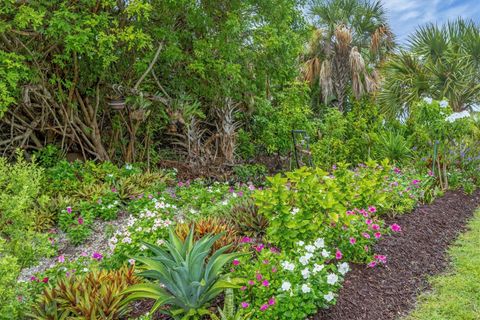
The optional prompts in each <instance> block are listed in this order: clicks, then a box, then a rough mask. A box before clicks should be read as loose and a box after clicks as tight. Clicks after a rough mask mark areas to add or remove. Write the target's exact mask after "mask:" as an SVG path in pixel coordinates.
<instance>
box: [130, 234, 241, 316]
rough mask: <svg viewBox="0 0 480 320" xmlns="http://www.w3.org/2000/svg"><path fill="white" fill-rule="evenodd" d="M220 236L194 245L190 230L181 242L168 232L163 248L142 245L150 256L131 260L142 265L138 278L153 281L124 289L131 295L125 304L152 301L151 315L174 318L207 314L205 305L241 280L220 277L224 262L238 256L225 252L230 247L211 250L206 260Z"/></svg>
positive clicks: (203, 239)
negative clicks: (157, 312)
mask: <svg viewBox="0 0 480 320" xmlns="http://www.w3.org/2000/svg"><path fill="white" fill-rule="evenodd" d="M221 236H222V234H218V235H216V236H211V235H206V236H204V237H203V238H201V239H200V240H198V241H196V242H194V240H193V239H194V228H193V227H192V228H191V230H190V233H189V234H188V236H187V238H186V239H185V241H181V240H180V238H179V237H178V236H177V235H176V234H175V232H174V230H173V229H170V230H169V241H166V242H165V244H164V247H165V248H162V247H158V246H155V245H151V244H145V245H146V246H147V247H148V248H149V249H150V251H151V252H152V253H153V254H154V256H153V257H151V258H149V257H144V256H142V257H135V260H136V261H138V262H141V263H143V264H144V266H143V267H141V268H143V271H142V272H141V273H140V275H141V276H143V277H145V278H147V279H151V280H152V281H153V282H151V283H146V284H138V285H134V286H132V287H130V288H128V289H127V290H125V291H124V293H131V295H130V296H129V298H128V300H127V301H126V302H129V301H131V300H135V299H144V298H150V299H155V300H156V301H155V304H154V305H153V307H152V309H151V312H155V311H156V310H158V309H160V308H161V312H162V313H164V314H167V315H169V316H171V317H172V318H174V319H200V318H201V317H202V316H205V315H211V312H210V311H209V310H208V309H207V305H208V303H209V302H210V301H211V300H212V299H214V298H215V297H216V296H218V295H219V294H220V293H221V292H222V291H223V290H225V289H227V288H238V287H239V286H238V285H237V284H238V283H239V282H241V279H231V280H230V279H227V278H226V276H225V275H223V274H222V271H223V267H224V266H225V265H226V264H227V263H229V262H231V261H233V260H234V259H236V258H238V257H239V256H241V255H242V254H240V253H225V252H226V251H227V250H228V249H229V247H230V246H225V247H222V248H220V249H219V250H217V251H215V252H214V253H213V254H212V255H211V257H210V258H209V259H208V261H207V257H208V256H209V255H210V251H211V250H212V246H213V244H214V243H215V241H217V240H218V239H219V238H220V237H221ZM157 281H158V282H157ZM126 302H125V303H126ZM167 305H168V306H169V307H166V306H167Z"/></svg>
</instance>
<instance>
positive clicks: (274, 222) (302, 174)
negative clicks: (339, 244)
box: [255, 162, 390, 249]
mask: <svg viewBox="0 0 480 320" xmlns="http://www.w3.org/2000/svg"><path fill="white" fill-rule="evenodd" d="M389 172H390V167H389V166H388V164H387V163H383V165H381V166H380V165H377V164H376V163H375V162H369V163H368V164H367V165H362V166H360V167H358V168H356V169H355V170H354V171H352V170H349V169H348V166H347V165H346V164H340V165H338V166H337V167H336V168H335V170H334V171H333V174H332V175H329V173H327V172H325V171H323V170H321V169H318V168H317V169H308V168H301V169H299V170H296V171H293V172H287V173H286V174H285V177H282V175H280V174H277V175H276V176H274V177H272V178H269V182H270V183H271V187H270V188H268V189H265V190H261V191H258V192H257V193H256V194H255V199H256V204H257V205H258V208H259V213H260V214H261V215H263V216H265V217H266V218H267V219H269V221H270V224H269V227H268V229H267V239H268V240H269V241H271V242H272V243H275V244H277V245H279V246H280V247H281V248H283V249H291V248H292V247H293V246H294V244H295V243H296V242H298V241H312V240H314V238H315V237H316V235H318V234H322V233H325V234H328V231H329V230H334V228H331V226H332V224H334V225H338V226H340V227H342V226H344V225H346V226H354V225H356V223H355V222H356V220H359V219H361V217H360V216H359V215H350V214H346V213H347V211H349V210H353V209H354V208H368V207H370V206H373V205H375V206H377V207H378V208H379V209H380V210H382V211H385V208H388V207H389V206H388V204H387V203H386V202H385V199H386V197H387V196H386V192H384V191H383V190H384V188H383V186H384V184H385V181H386V177H387V176H388V174H389ZM375 215H376V213H375ZM363 231H364V230H361V229H359V230H357V231H356V232H357V233H358V232H363ZM338 232H340V234H333V235H332V237H333V238H336V237H338V236H340V235H341V233H342V231H341V229H340V230H338ZM334 240H335V241H336V239H334Z"/></svg>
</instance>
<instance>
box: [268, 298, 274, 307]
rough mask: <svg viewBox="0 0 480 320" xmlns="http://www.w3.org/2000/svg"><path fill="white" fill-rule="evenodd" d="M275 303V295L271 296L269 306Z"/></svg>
mask: <svg viewBox="0 0 480 320" xmlns="http://www.w3.org/2000/svg"><path fill="white" fill-rule="evenodd" d="M274 304H275V297H271V298H270V299H269V300H268V305H269V306H273V305H274Z"/></svg>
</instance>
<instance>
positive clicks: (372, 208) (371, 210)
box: [368, 206, 377, 213]
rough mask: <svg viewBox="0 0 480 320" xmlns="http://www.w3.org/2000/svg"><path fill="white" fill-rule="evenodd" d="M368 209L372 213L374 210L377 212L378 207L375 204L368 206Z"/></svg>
mask: <svg viewBox="0 0 480 320" xmlns="http://www.w3.org/2000/svg"><path fill="white" fill-rule="evenodd" d="M368 211H369V212H371V213H374V212H377V208H375V207H374V206H370V207H368Z"/></svg>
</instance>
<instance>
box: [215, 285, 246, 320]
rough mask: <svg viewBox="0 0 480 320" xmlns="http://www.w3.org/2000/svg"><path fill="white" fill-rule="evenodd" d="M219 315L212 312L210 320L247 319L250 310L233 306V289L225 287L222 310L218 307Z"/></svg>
mask: <svg viewBox="0 0 480 320" xmlns="http://www.w3.org/2000/svg"><path fill="white" fill-rule="evenodd" d="M218 313H219V315H220V317H218V316H217V315H216V314H212V315H211V316H210V317H211V320H248V319H250V317H251V315H252V312H251V311H250V312H244V311H243V310H242V309H240V308H235V294H234V293H233V289H231V288H229V289H225V299H224V302H223V310H222V309H220V308H218Z"/></svg>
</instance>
